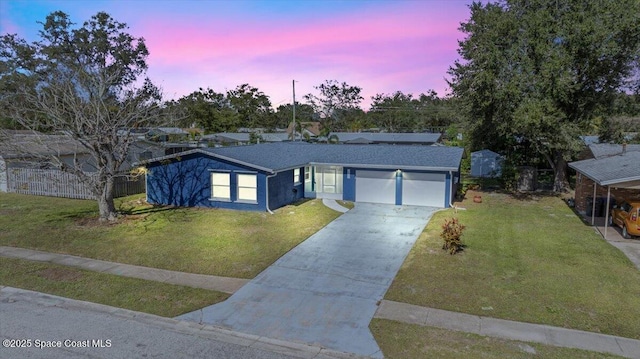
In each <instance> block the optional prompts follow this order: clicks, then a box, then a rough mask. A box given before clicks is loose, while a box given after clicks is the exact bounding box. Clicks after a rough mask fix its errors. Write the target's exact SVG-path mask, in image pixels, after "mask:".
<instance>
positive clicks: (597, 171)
mask: <svg viewBox="0 0 640 359" xmlns="http://www.w3.org/2000/svg"><path fill="white" fill-rule="evenodd" d="M587 153H588V154H589V155H590V157H589V158H587V159H583V160H581V161H576V162H571V163H569V167H571V168H573V169H574V170H576V172H577V173H576V190H575V206H576V210H577V211H578V212H579V213H582V214H586V215H589V216H591V215H595V216H604V212H605V210H606V208H605V207H606V198H607V197H608V196H610V197H613V198H617V199H620V198H625V199H632V198H640V145H616V144H591V145H590V146H589V149H588V152H587ZM594 191H595V195H594ZM594 198H595V200H594ZM594 203H595V204H596V210H595V213H594V212H593V204H594Z"/></svg>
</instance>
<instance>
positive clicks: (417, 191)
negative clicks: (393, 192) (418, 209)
mask: <svg viewBox="0 0 640 359" xmlns="http://www.w3.org/2000/svg"><path fill="white" fill-rule="evenodd" d="M445 186H446V181H445V174H443V173H417V172H403V173H402V204H407V205H414V206H433V207H444V205H445V203H444V194H445Z"/></svg>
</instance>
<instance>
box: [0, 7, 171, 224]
mask: <svg viewBox="0 0 640 359" xmlns="http://www.w3.org/2000/svg"><path fill="white" fill-rule="evenodd" d="M42 25H43V29H42V30H41V31H40V40H39V41H36V42H33V43H31V44H29V43H27V42H25V41H24V40H22V39H20V38H18V37H17V35H4V36H2V38H0V103H1V105H2V107H1V110H2V114H1V115H2V117H5V118H8V119H10V121H11V122H12V123H15V124H16V125H17V127H18V128H21V129H26V130H34V131H39V132H41V133H44V134H46V135H47V136H39V137H38V136H36V138H38V141H39V142H41V143H40V144H39V145H40V146H48V147H51V145H53V144H52V143H48V140H47V139H48V138H50V137H48V135H52V134H55V135H58V136H63V137H66V138H68V139H69V140H70V141H74V142H75V143H77V144H78V145H79V146H80V147H81V149H82V150H83V151H84V152H85V153H87V154H89V156H90V158H91V164H92V165H93V166H95V171H94V172H93V173H91V174H88V173H87V172H85V170H86V163H81V161H78V160H74V161H73V162H72V163H68V162H63V161H59V160H57V159H56V158H57V157H56V156H48V157H47V158H46V161H48V162H49V163H50V164H52V165H54V166H56V167H57V168H59V169H61V170H63V171H66V172H69V173H72V174H75V175H76V176H78V178H80V179H81V180H82V181H83V182H85V183H86V184H87V186H88V187H89V188H90V189H91V191H92V192H93V194H94V195H95V197H96V198H97V201H98V207H99V212H100V219H101V220H115V219H116V209H115V205H114V201H113V184H114V179H115V177H116V176H118V175H119V173H120V169H121V165H122V164H123V162H124V161H125V160H126V158H127V153H128V151H129V147H130V145H131V143H132V142H133V140H134V138H133V136H132V135H131V133H130V131H129V130H130V129H132V128H136V127H149V126H157V125H158V124H159V123H160V122H161V120H162V117H163V116H165V115H166V113H165V112H163V111H161V110H162V109H161V93H160V90H159V89H158V88H157V87H155V86H154V85H153V84H152V83H151V81H149V79H148V78H144V74H145V72H146V70H147V64H146V58H147V56H148V54H149V52H148V51H147V48H146V46H145V43H144V39H143V38H135V37H133V36H131V35H129V34H128V33H126V32H125V31H126V29H127V26H126V24H123V23H120V22H117V21H115V20H114V19H113V18H111V17H110V16H109V15H108V14H106V13H103V12H100V13H98V14H96V15H94V16H93V17H91V19H90V20H89V21H87V22H85V23H84V24H83V26H82V27H79V28H75V29H74V28H73V25H74V24H73V23H72V22H71V21H70V19H69V17H68V15H67V14H65V13H63V12H54V13H52V14H50V15H49V16H47V18H46V21H45V22H44V23H42ZM36 147H39V146H36ZM52 150H53V151H54V153H55V149H53V148H52ZM20 151H22V152H26V153H24V155H25V157H28V155H29V153H28V152H29V148H22V149H20ZM31 155H32V156H31V158H40V157H41V156H39V154H38V153H32V154H31ZM40 159H41V160H43V158H40Z"/></svg>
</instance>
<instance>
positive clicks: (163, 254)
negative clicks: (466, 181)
mask: <svg viewBox="0 0 640 359" xmlns="http://www.w3.org/2000/svg"><path fill="white" fill-rule="evenodd" d="M143 199H144V196H143V195H136V196H130V197H125V198H122V199H118V200H116V205H117V206H118V207H119V209H120V210H121V211H123V212H124V213H125V215H124V216H123V218H121V219H120V220H119V221H118V223H116V224H105V223H100V222H98V221H97V220H96V218H97V204H96V202H95V201H83V200H72V199H64V198H53V197H40V196H27V195H19V194H14V193H0V245H3V246H14V247H22V248H31V249H39V250H43V251H48V252H55V253H65V254H72V255H77V256H83V257H88V258H95V259H102V260H107V261H114V262H120V263H128V264H135V265H141V266H148V267H155V268H163V269H170V270H176V271H183V272H189V273H202V274H211V275H219V276H228V277H237V278H248V279H250V278H253V277H255V276H256V275H257V274H258V273H260V272H261V271H262V270H263V269H265V268H266V267H268V266H269V265H270V264H272V263H273V262H274V261H276V260H277V259H278V258H279V257H280V256H282V255H283V254H285V253H286V252H288V251H289V250H290V249H291V248H293V247H295V246H296V245H297V244H299V243H300V242H302V241H303V240H305V239H306V238H307V237H309V236H310V235H311V234H313V233H315V232H317V231H318V230H319V229H320V228H322V227H324V226H325V225H326V224H327V223H329V222H330V221H332V220H333V219H335V218H336V217H338V216H339V215H340V213H338V212H335V211H333V210H331V209H329V208H327V207H325V206H324V205H322V203H321V202H320V201H317V200H312V201H306V202H302V203H299V204H297V205H290V206H286V207H283V208H280V209H278V210H276V211H275V214H273V215H271V214H268V213H265V212H243V211H232V210H222V209H199V208H172V207H153V206H150V205H147V204H145V203H144V202H143Z"/></svg>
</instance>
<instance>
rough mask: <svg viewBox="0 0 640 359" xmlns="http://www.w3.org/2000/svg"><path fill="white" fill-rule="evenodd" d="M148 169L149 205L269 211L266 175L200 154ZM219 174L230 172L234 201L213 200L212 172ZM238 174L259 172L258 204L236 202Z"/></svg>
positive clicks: (157, 163)
mask: <svg viewBox="0 0 640 359" xmlns="http://www.w3.org/2000/svg"><path fill="white" fill-rule="evenodd" d="M147 169H148V173H147V200H148V201H149V203H154V204H167V205H174V206H184V207H213V208H229V209H239V210H254V211H264V210H266V183H265V180H266V174H265V173H263V172H257V171H255V170H253V169H251V168H246V167H241V166H238V165H235V164H233V163H229V162H226V161H222V160H217V159H214V158H211V157H208V156H206V155H203V154H199V153H195V154H190V155H187V156H182V157H178V158H174V159H171V160H165V161H162V162H155V163H151V164H149V165H147ZM215 171H229V172H230V173H231V177H230V179H231V183H230V184H231V201H216V200H212V199H211V172H215ZM236 173H256V175H257V199H258V201H257V203H244V202H237V201H236V200H237V192H236V185H237V180H236V176H235V174H236ZM274 208H277V207H274Z"/></svg>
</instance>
